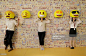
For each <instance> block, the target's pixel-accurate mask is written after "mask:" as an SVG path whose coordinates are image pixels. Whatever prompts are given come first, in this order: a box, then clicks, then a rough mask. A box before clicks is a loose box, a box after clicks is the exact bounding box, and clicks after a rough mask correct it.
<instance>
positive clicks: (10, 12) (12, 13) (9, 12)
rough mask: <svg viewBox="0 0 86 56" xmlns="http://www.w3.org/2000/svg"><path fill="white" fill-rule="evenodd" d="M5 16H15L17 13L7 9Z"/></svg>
mask: <svg viewBox="0 0 86 56" xmlns="http://www.w3.org/2000/svg"><path fill="white" fill-rule="evenodd" d="M5 17H6V18H14V17H15V14H14V12H12V11H6V12H5Z"/></svg>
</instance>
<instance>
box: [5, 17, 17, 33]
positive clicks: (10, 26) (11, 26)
mask: <svg viewBox="0 0 86 56" xmlns="http://www.w3.org/2000/svg"><path fill="white" fill-rule="evenodd" d="M15 25H17V22H16V21H15V20H13V19H11V20H9V19H6V26H7V29H6V30H12V31H14V27H15Z"/></svg>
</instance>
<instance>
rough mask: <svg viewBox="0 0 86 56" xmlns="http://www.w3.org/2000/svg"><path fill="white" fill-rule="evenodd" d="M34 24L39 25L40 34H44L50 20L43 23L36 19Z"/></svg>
mask: <svg viewBox="0 0 86 56" xmlns="http://www.w3.org/2000/svg"><path fill="white" fill-rule="evenodd" d="M34 22H37V23H38V32H44V31H45V24H46V23H50V20H43V21H42V22H41V20H40V19H35V20H34Z"/></svg>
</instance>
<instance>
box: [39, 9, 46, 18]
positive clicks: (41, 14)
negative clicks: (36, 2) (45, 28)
mask: <svg viewBox="0 0 86 56" xmlns="http://www.w3.org/2000/svg"><path fill="white" fill-rule="evenodd" d="M46 16H47V13H46V11H45V10H40V11H39V12H38V17H39V18H46Z"/></svg>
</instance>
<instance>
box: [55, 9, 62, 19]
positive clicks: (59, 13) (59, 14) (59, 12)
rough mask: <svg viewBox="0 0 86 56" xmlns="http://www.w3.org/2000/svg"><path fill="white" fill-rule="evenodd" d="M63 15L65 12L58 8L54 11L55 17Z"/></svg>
mask: <svg viewBox="0 0 86 56" xmlns="http://www.w3.org/2000/svg"><path fill="white" fill-rule="evenodd" d="M62 16H63V12H62V11H61V10H56V11H55V12H54V17H56V18H60V17H62Z"/></svg>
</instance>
